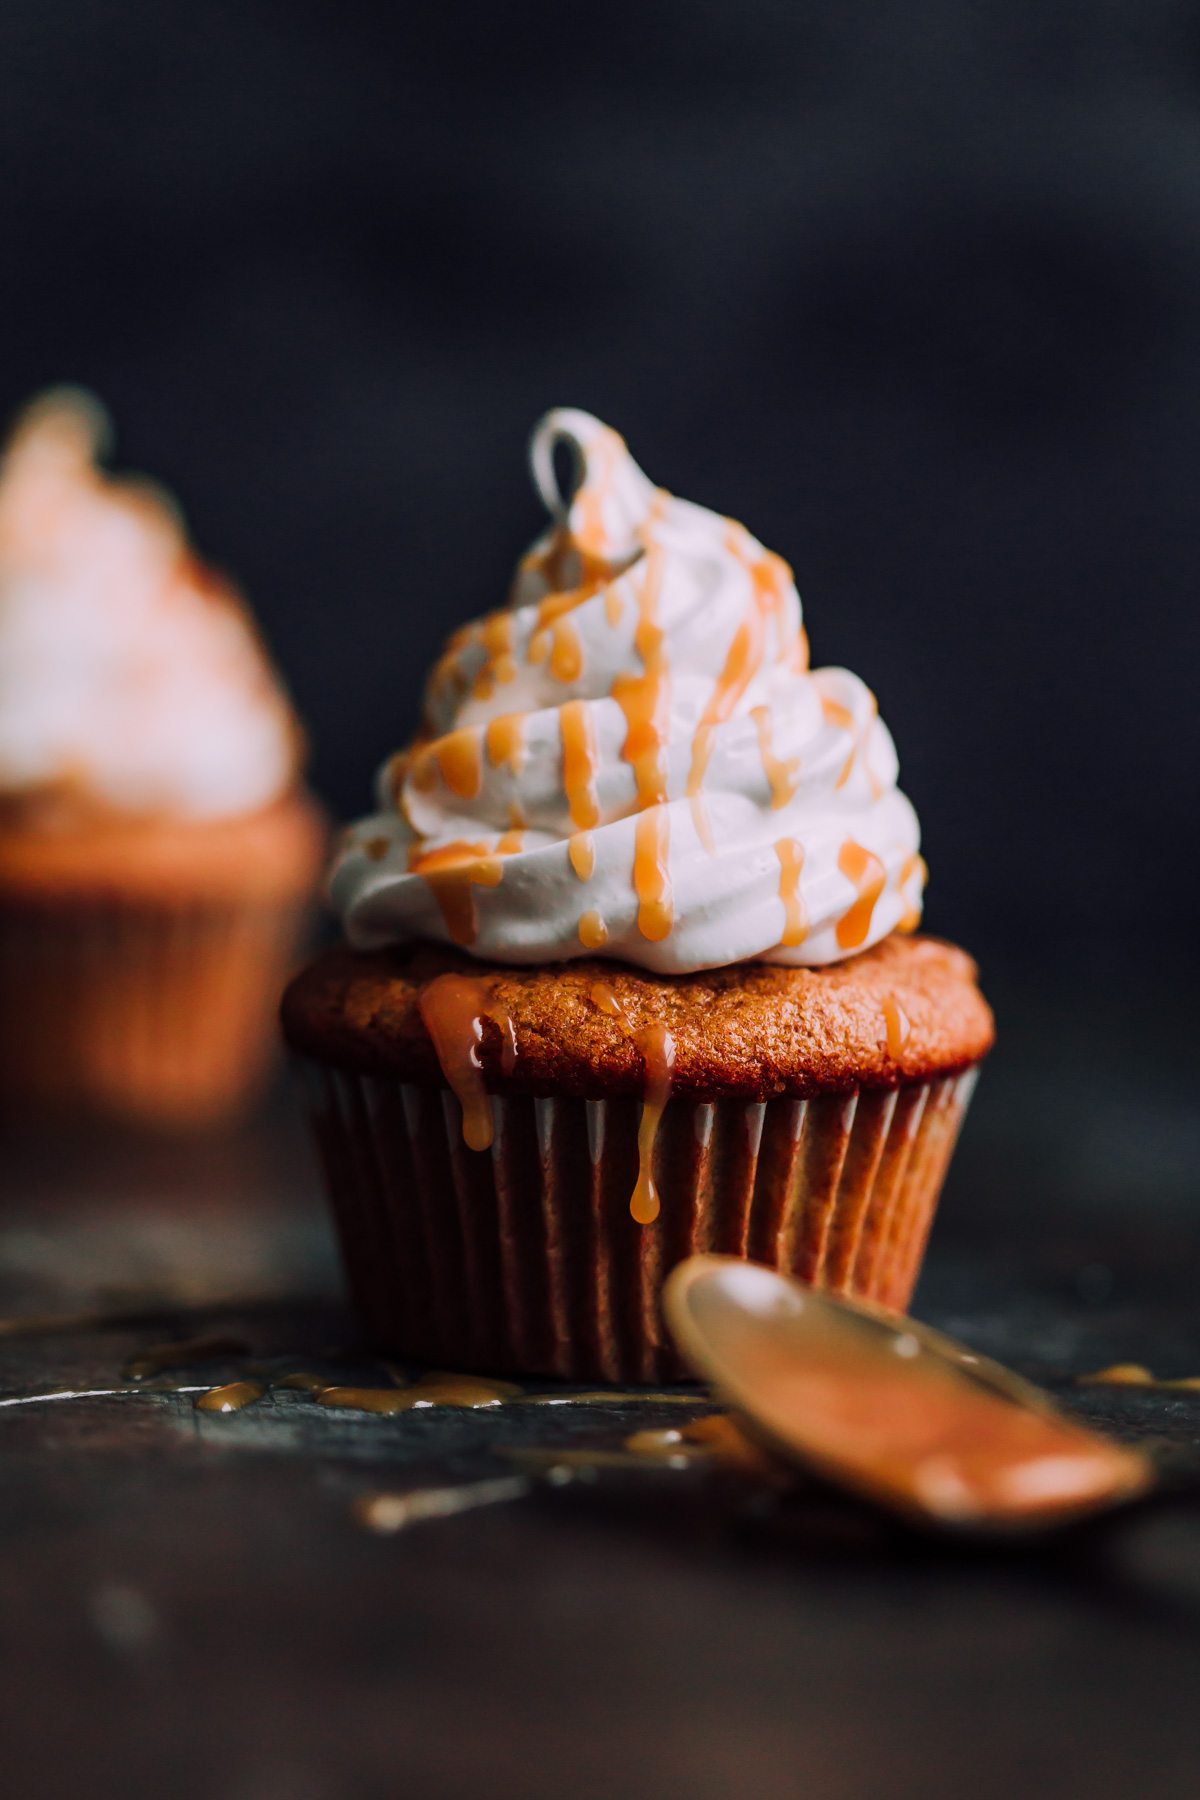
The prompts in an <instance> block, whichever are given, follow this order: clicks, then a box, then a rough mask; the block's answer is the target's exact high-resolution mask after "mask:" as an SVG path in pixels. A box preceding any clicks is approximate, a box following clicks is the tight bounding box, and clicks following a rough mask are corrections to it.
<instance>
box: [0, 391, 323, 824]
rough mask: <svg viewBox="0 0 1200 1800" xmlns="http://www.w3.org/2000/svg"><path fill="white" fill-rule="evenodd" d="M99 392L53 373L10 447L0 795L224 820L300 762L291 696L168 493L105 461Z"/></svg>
mask: <svg viewBox="0 0 1200 1800" xmlns="http://www.w3.org/2000/svg"><path fill="white" fill-rule="evenodd" d="M107 435H108V421H107V417H106V415H105V413H104V411H103V408H102V407H101V406H100V404H99V402H98V401H96V400H94V399H93V398H92V397H91V395H89V394H85V393H82V392H80V391H79V390H77V389H69V388H67V389H56V390H54V391H53V392H51V393H49V394H46V395H44V396H43V397H42V398H41V399H40V400H38V401H35V402H34V404H33V405H32V406H31V407H29V409H28V410H27V411H26V412H25V414H24V415H23V416H22V418H21V419H20V420H19V421H18V423H17V426H16V428H15V430H14V432H13V435H12V437H11V439H10V441H9V443H8V446H7V448H6V450H5V452H4V456H3V461H2V462H0V795H4V796H7V797H17V798H19V799H21V800H23V801H29V802H30V803H31V804H32V805H33V807H34V809H35V812H36V810H37V809H38V808H39V807H47V806H48V807H49V808H50V810H51V811H53V810H54V809H55V808H56V807H62V806H65V807H66V808H67V809H68V813H69V814H71V813H73V812H74V811H75V810H78V809H79V808H82V809H84V810H85V811H89V812H97V813H100V814H104V813H116V814H122V815H126V816H128V815H134V816H139V815H147V816H168V817H173V818H182V819H214V818H223V817H230V816H235V815H240V814H245V813H249V812H253V811H257V810H258V809H259V808H261V807H264V806H266V805H268V804H269V803H270V802H271V801H273V800H275V799H277V798H278V797H279V796H280V795H281V794H282V793H283V792H284V791H285V790H286V789H287V788H288V787H289V786H290V785H291V783H292V781H293V780H294V779H295V775H296V766H297V760H298V750H299V738H298V733H297V730H296V727H295V724H294V722H293V719H292V714H291V709H290V708H289V706H288V703H287V701H286V699H285V697H284V695H283V693H282V691H281V690H280V688H279V686H278V684H277V683H276V681H275V679H274V677H273V675H272V673H271V670H270V668H269V666H268V664H267V661H266V658H265V656H264V655H263V652H262V650H261V648H260V646H259V644H258V641H257V638H256V637H255V634H254V629H253V626H252V625H251V623H250V621H249V619H248V618H247V617H246V614H245V612H244V611H243V609H242V607H241V605H240V603H239V601H238V600H237V598H236V596H235V595H234V594H233V593H232V592H231V591H230V590H229V589H228V588H226V587H225V586H224V585H223V584H222V583H221V582H220V581H219V580H218V578H217V577H215V576H214V575H212V574H210V573H209V572H208V571H207V570H205V569H204V568H203V567H202V566H201V564H200V563H199V562H198V561H197V559H196V557H195V556H194V555H193V554H192V552H191V551H190V549H189V547H188V544H187V540H186V537H185V534H184V530H183V526H182V523H181V521H180V518H179V515H178V513H177V511H176V509H175V507H174V504H173V502H172V501H171V500H170V498H169V496H167V495H166V494H164V493H163V492H162V491H161V490H160V489H158V488H155V487H154V486H152V485H151V484H150V483H149V482H144V481H133V480H120V481H118V480H114V479H112V478H111V477H109V476H106V475H105V474H103V473H102V472H101V471H100V470H99V469H98V468H97V467H96V465H95V457H96V455H97V453H98V451H99V450H100V448H102V446H103V443H104V441H105V439H106V438H107Z"/></svg>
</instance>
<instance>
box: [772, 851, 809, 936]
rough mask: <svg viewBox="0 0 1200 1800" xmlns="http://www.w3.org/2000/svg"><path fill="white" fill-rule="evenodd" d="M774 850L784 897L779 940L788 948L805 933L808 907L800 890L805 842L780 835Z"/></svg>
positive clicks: (780, 887)
mask: <svg viewBox="0 0 1200 1800" xmlns="http://www.w3.org/2000/svg"><path fill="white" fill-rule="evenodd" d="M775 854H776V856H777V857H778V858H779V898H780V899H781V900H782V901H783V936H782V937H781V938H780V940H779V942H780V943H781V944H782V945H784V946H785V947H787V948H788V949H791V948H793V947H794V946H795V945H796V944H802V943H803V942H804V940H805V938H806V937H807V936H808V908H807V907H806V906H805V904H804V896H803V895H802V894H801V892H800V871H801V870H802V869H803V867H804V846H803V844H799V843H797V842H796V839H795V838H780V840H779V842H778V843H777V844H776V846H775Z"/></svg>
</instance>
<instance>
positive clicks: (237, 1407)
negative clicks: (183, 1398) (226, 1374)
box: [196, 1381, 266, 1413]
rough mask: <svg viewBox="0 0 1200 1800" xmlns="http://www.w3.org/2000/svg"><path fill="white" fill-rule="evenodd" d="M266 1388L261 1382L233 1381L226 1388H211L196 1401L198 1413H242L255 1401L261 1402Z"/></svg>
mask: <svg viewBox="0 0 1200 1800" xmlns="http://www.w3.org/2000/svg"><path fill="white" fill-rule="evenodd" d="M265 1393H266V1388H265V1387H264V1386H263V1384H262V1382H261V1381H231V1382H228V1383H227V1384H226V1386H225V1387H215V1388H209V1390H208V1392H207V1394H201V1396H200V1398H199V1399H198V1400H197V1401H196V1411H197V1412H215V1413H233V1412H241V1410H242V1408H243V1406H249V1405H250V1403H251V1401H253V1400H261V1399H262V1397H263V1395H264V1394H265Z"/></svg>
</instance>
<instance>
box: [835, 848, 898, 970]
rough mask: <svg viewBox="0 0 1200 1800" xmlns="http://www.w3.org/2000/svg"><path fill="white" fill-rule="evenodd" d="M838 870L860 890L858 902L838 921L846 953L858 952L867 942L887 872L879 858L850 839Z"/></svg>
mask: <svg viewBox="0 0 1200 1800" xmlns="http://www.w3.org/2000/svg"><path fill="white" fill-rule="evenodd" d="M838 868H839V869H840V870H841V872H842V874H843V875H844V876H845V877H846V879H847V881H850V882H853V884H854V886H855V888H856V889H857V890H858V899H857V900H856V901H855V902H854V904H853V905H852V906H851V907H850V909H849V911H848V912H846V913H844V914H843V915H842V917H841V918H840V919H839V920H838V927H837V941H838V944H839V946H840V947H841V948H842V949H843V950H857V949H858V947H859V945H860V944H863V943H865V942H866V939H867V933H868V932H869V931H870V929H871V914H872V913H873V912H874V911H875V902H876V901H877V900H878V899H879V896H880V894H882V892H883V889H884V883H885V882H886V881H887V870H886V869H885V868H884V866H883V864H882V863H881V862H880V860H879V858H878V857H877V856H874V855H872V853H871V851H870V850H864V849H863V847H862V845H861V844H856V843H855V842H854V840H853V838H847V839H846V842H845V843H844V844H843V845H842V848H841V850H840V851H839V853H838Z"/></svg>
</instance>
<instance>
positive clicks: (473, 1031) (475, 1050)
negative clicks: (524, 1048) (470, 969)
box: [417, 974, 517, 1150]
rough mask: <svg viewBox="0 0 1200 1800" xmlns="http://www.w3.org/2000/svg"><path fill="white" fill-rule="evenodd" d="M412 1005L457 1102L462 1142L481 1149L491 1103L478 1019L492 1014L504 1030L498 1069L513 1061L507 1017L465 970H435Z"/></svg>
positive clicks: (487, 1140) (488, 1134)
mask: <svg viewBox="0 0 1200 1800" xmlns="http://www.w3.org/2000/svg"><path fill="white" fill-rule="evenodd" d="M417 1006H418V1008H419V1010H420V1014H421V1017H422V1019H423V1020H424V1022H425V1029H426V1031H427V1032H428V1033H429V1035H430V1037H431V1038H432V1040H433V1047H434V1049H435V1050H436V1051H437V1059H438V1061H439V1063H440V1064H441V1065H442V1074H443V1075H444V1076H445V1077H446V1081H447V1083H448V1085H449V1086H450V1087H451V1088H452V1089H453V1090H454V1093H455V1095H456V1096H457V1098H458V1103H459V1105H460V1106H461V1107H462V1117H463V1142H464V1143H465V1144H466V1145H467V1147H468V1149H471V1150H486V1149H488V1147H489V1146H490V1144H491V1141H492V1107H491V1102H490V1100H489V1099H488V1094H487V1090H486V1088H485V1087H484V1085H483V1070H482V1067H481V1065H480V1061H479V1046H480V1045H481V1044H482V1042H483V1021H484V1020H485V1019H492V1020H494V1021H495V1023H497V1024H499V1025H500V1029H501V1031H502V1032H503V1031H505V1029H506V1027H507V1031H506V1046H505V1053H504V1054H505V1057H507V1056H508V1055H509V1054H511V1062H508V1061H505V1060H502V1062H501V1067H502V1068H503V1069H504V1073H505V1074H506V1075H507V1074H511V1073H512V1066H513V1064H515V1062H516V1055H517V1040H516V1032H515V1029H514V1027H513V1023H512V1019H511V1016H510V1015H509V1014H508V1013H507V1012H506V1011H505V1010H504V1008H503V1007H502V1006H501V1005H500V1003H499V1002H498V1001H497V1000H496V997H495V995H494V994H493V993H492V990H491V989H490V988H489V987H488V986H487V985H486V983H484V982H482V981H479V980H477V979H476V978H475V977H474V976H471V975H453V974H448V975H437V976H435V977H434V979H433V980H432V981H431V982H430V983H429V984H428V986H427V987H424V988H422V990H421V992H420V994H419V996H418V998H417Z"/></svg>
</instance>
